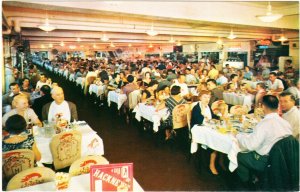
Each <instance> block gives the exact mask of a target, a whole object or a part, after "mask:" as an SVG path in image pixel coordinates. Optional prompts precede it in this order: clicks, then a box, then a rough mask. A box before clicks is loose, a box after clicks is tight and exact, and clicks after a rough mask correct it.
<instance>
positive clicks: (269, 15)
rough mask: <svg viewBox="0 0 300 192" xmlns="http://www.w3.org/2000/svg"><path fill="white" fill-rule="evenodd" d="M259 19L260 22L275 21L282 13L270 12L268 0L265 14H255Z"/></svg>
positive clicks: (270, 7)
mask: <svg viewBox="0 0 300 192" xmlns="http://www.w3.org/2000/svg"><path fill="white" fill-rule="evenodd" d="M256 17H257V18H258V19H259V20H261V21H262V22H269V23H271V22H274V21H277V20H278V19H280V18H281V17H283V15H281V14H273V13H272V6H271V3H270V1H269V4H268V6H267V13H266V14H265V15H257V16H256Z"/></svg>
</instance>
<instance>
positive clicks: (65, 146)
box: [50, 131, 82, 170]
mask: <svg viewBox="0 0 300 192" xmlns="http://www.w3.org/2000/svg"><path fill="white" fill-rule="evenodd" d="M81 138H82V136H81V133H80V132H79V131H70V132H64V133H60V134H58V135H55V136H54V137H53V138H52V140H51V142H50V150H51V153H52V157H53V165H54V168H55V170H58V169H62V168H65V167H68V166H70V165H71V164H72V163H73V162H74V161H76V160H77V159H79V158H80V157H81Z"/></svg>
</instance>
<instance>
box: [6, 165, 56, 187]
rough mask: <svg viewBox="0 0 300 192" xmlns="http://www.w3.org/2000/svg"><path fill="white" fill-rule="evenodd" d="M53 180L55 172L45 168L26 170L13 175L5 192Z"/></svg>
mask: <svg viewBox="0 0 300 192" xmlns="http://www.w3.org/2000/svg"><path fill="white" fill-rule="evenodd" d="M54 180H55V172H54V171H53V170H52V169H50V168H47V167H34V168H30V169H26V170H25V171H22V172H20V173H18V174H17V175H15V176H14V177H13V178H11V180H10V181H9V182H8V184H7V191H11V190H16V189H21V188H24V187H29V186H33V185H38V184H41V183H46V182H51V181H54Z"/></svg>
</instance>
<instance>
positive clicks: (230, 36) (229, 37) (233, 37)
mask: <svg viewBox="0 0 300 192" xmlns="http://www.w3.org/2000/svg"><path fill="white" fill-rule="evenodd" d="M236 37H237V36H236V35H234V34H233V30H232V29H231V31H230V34H229V36H228V37H227V38H228V39H231V40H232V39H235V38H236Z"/></svg>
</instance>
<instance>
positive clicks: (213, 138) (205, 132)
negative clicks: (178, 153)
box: [191, 125, 241, 172]
mask: <svg viewBox="0 0 300 192" xmlns="http://www.w3.org/2000/svg"><path fill="white" fill-rule="evenodd" d="M191 132H192V144H191V153H195V152H196V151H197V149H198V144H202V145H204V146H207V147H209V148H211V149H213V150H216V151H220V152H222V153H225V154H227V155H228V159H229V161H230V162H229V170H230V171H231V172H233V171H234V170H235V169H236V168H237V166H238V162H237V154H238V153H239V152H240V151H241V149H240V148H239V146H238V144H237V140H236V138H235V137H234V136H232V135H231V134H230V133H228V134H223V133H220V132H218V131H217V130H215V129H212V128H210V127H206V126H197V125H195V126H194V127H193V128H192V130H191Z"/></svg>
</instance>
